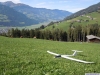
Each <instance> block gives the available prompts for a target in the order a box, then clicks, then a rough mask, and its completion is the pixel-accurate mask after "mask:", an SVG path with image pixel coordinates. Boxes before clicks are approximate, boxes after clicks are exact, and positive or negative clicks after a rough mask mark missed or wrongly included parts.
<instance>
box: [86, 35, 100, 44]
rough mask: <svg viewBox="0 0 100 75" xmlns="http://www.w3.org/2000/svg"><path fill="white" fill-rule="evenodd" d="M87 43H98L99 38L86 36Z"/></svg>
mask: <svg viewBox="0 0 100 75" xmlns="http://www.w3.org/2000/svg"><path fill="white" fill-rule="evenodd" d="M86 37H87V42H97V43H99V42H100V37H97V36H94V35H87V36H86Z"/></svg>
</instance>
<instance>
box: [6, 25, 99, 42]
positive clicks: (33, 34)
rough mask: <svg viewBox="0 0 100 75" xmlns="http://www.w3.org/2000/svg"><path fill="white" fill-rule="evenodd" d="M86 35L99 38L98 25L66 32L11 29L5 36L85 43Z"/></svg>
mask: <svg viewBox="0 0 100 75" xmlns="http://www.w3.org/2000/svg"><path fill="white" fill-rule="evenodd" d="M87 35H95V36H100V25H98V24H92V25H87V26H82V25H77V26H73V25H72V26H69V28H68V30H67V31H63V30H61V29H55V30H52V31H51V30H41V29H31V30H28V29H22V30H19V29H17V28H16V29H11V30H9V31H8V33H7V36H9V37H17V38H18V37H20V38H37V39H46V40H54V41H71V42H75V41H84V42H85V41H86V40H87V38H86V36H87Z"/></svg>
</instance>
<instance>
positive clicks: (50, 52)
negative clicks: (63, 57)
mask: <svg viewBox="0 0 100 75" xmlns="http://www.w3.org/2000/svg"><path fill="white" fill-rule="evenodd" d="M47 52H48V53H50V54H52V55H55V56H59V55H60V54H57V53H53V52H50V51H47Z"/></svg>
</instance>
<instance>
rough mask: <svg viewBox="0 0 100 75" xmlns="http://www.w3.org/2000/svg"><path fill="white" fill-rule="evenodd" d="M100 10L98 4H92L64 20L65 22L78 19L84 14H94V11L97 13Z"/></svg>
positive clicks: (99, 4)
mask: <svg viewBox="0 0 100 75" xmlns="http://www.w3.org/2000/svg"><path fill="white" fill-rule="evenodd" d="M99 9H100V2H99V3H98V4H94V5H92V6H90V7H88V8H86V9H83V10H80V11H78V12H76V13H74V14H72V15H70V16H67V17H66V18H65V20H68V19H72V18H75V17H78V16H80V15H85V14H88V13H91V12H94V11H97V10H99Z"/></svg>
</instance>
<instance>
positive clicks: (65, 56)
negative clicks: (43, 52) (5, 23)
mask: <svg viewBox="0 0 100 75" xmlns="http://www.w3.org/2000/svg"><path fill="white" fill-rule="evenodd" d="M72 51H74V53H73V54H72V55H61V54H57V53H54V52H51V51H47V52H48V53H50V54H52V55H55V57H62V58H66V59H69V60H73V61H77V62H81V63H87V64H88V63H94V62H88V61H84V60H80V59H75V58H71V57H70V56H75V55H76V54H77V52H82V51H77V50H72Z"/></svg>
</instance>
